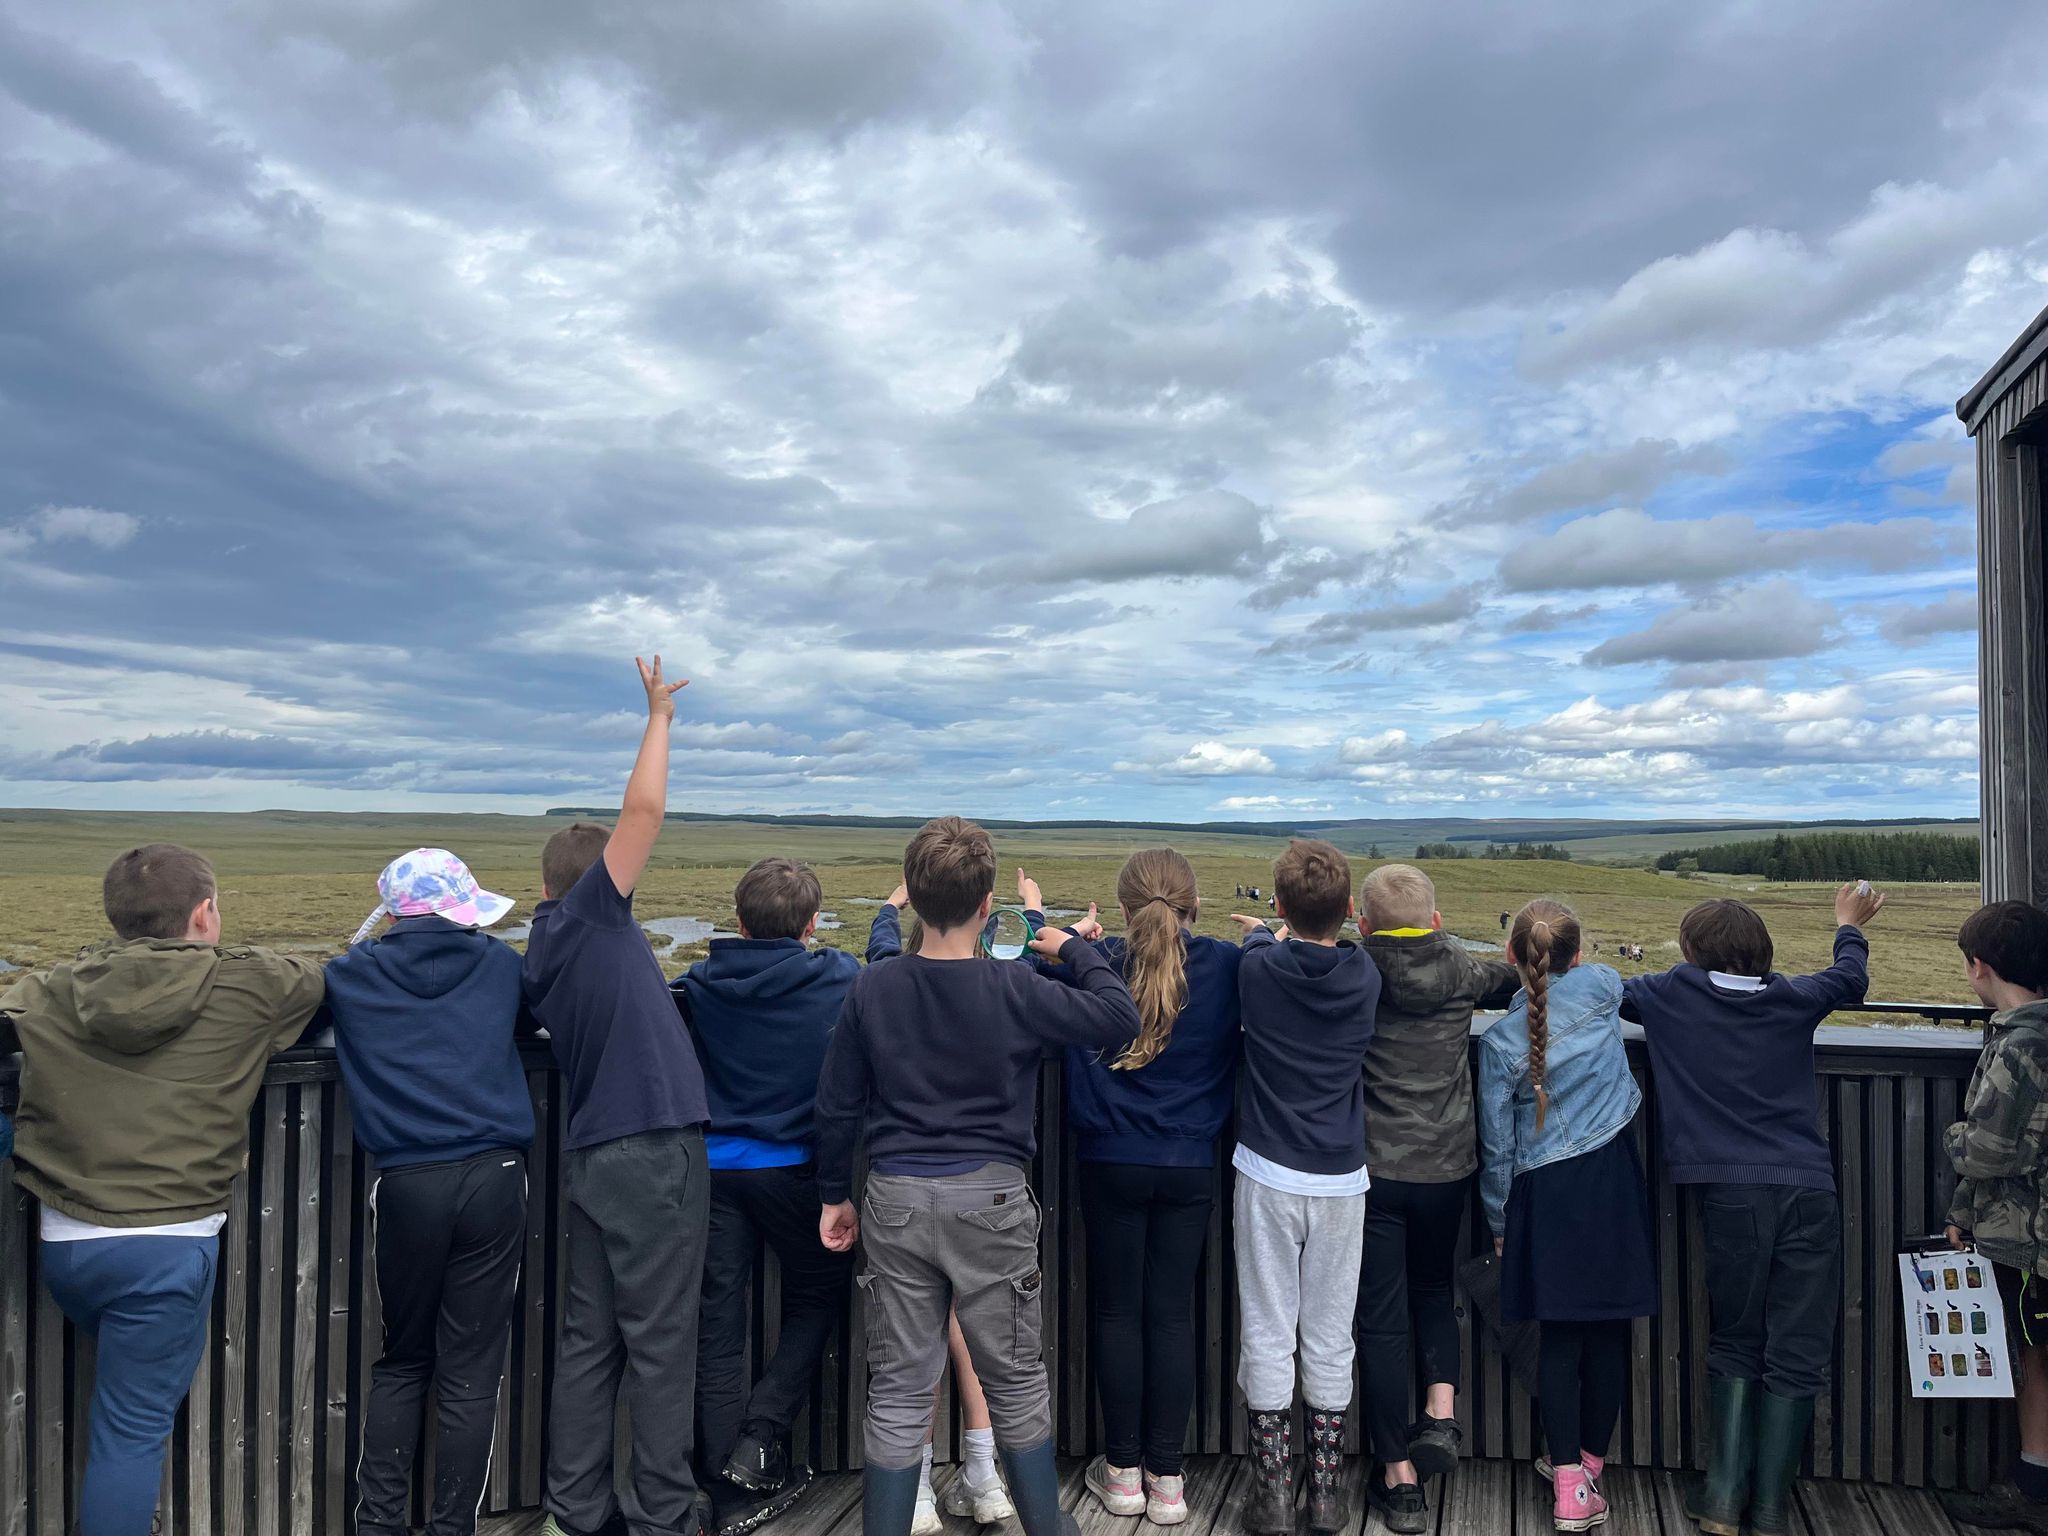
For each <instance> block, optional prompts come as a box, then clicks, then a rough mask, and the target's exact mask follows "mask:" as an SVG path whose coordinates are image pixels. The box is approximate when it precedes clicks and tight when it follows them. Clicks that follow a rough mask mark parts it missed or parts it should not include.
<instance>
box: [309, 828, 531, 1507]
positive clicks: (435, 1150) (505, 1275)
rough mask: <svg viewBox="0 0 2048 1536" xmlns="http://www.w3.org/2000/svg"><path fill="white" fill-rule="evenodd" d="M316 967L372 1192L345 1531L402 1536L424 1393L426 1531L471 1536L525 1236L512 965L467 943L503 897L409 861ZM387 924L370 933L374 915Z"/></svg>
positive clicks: (438, 851)
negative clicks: (374, 1320)
mask: <svg viewBox="0 0 2048 1536" xmlns="http://www.w3.org/2000/svg"><path fill="white" fill-rule="evenodd" d="M377 892H378V895H379V896H380V897H381V898H382V901H381V903H380V904H379V906H378V907H377V909H376V911H374V912H372V913H371V914H370V916H369V918H368V919H367V920H366V921H365V922H364V924H363V926H362V927H361V928H360V929H358V930H357V933H356V941H355V942H354V943H353V944H352V945H351V946H350V947H349V949H348V951H347V952H346V953H345V954H343V955H341V956H339V957H338V958H337V959H335V960H334V961H332V962H331V963H330V964H329V965H328V967H327V1005H328V1008H329V1009H330V1010H331V1012H332V1014H333V1020H334V1046H335V1054H336V1056H337V1057H338V1058H339V1062H340V1066H341V1076H342V1081H343V1082H344V1083H345V1084H346V1086H347V1088H348V1096H349V1103H350V1107H351V1109H352V1110H353V1111H354V1120H355V1133H356V1140H357V1141H359V1142H361V1143H362V1145H363V1148H364V1150H365V1151H367V1152H368V1153H369V1154H370V1156H371V1157H372V1158H373V1159H374V1160H375V1163H376V1169H377V1179H376V1183H375V1184H374V1185H373V1186H372V1187H371V1197H370V1199H371V1210H372V1213H373V1221H372V1232H373V1240H374V1246H375V1249H376V1265H377V1290H378V1295H379V1298H380V1300H381V1301H382V1304H383V1315H384V1344H383V1353H382V1354H381V1355H380V1356H379V1357H378V1359H377V1363H376V1365H375V1367H374V1368H373V1369H372V1371H371V1374H370V1397H369V1402H368V1405H367V1406H366V1407H365V1409H364V1413H363V1443H362V1459H361V1461H360V1463H359V1464H358V1467H357V1471H356V1486H357V1501H356V1509H355V1522H354V1523H355V1529H356V1531H357V1532H359V1533H360V1536H405V1533H406V1531H407V1530H408V1525H407V1518H406V1517H407V1512H408V1507H409V1505H410V1503H411V1496H412V1464H413V1456H414V1453H415V1451H416V1450H417V1449H418V1446H419V1441H420V1430H421V1423H422V1417H423V1415H424V1413H425V1409H426V1398H427V1389H428V1387H429V1386H432V1387H433V1388H434V1393H435V1398H436V1401H437V1402H438V1405H439V1407H438V1416H437V1422H436V1425H435V1432H434V1485H433V1488H432V1490H431V1492H430V1494H429V1497H428V1522H427V1531H428V1532H429V1533H430V1536H471V1533H473V1532H474V1531H475V1530H476V1519H477V1508H478V1505H479V1503H480V1501H481V1499H482V1496H483V1491H484V1477H485V1474H486V1472H487V1470H488V1468H489V1466H490V1456H491V1434H492V1430H493V1427H494V1423H495V1416H496V1410H497V1398H498V1379H499V1377H500V1376H501V1375H502V1374H503V1371H504V1367H505V1343H506V1340H507V1338H508V1337H509V1336H510V1333H511V1326H512V1306H513V1295H514V1291H515V1288H516V1287H517V1285H518V1283H519V1258H520V1254H521V1252H522V1250H523V1249H524V1246H525V1240H526V1148H527V1146H528V1145H529V1144H530V1143H531V1142H532V1140H533V1105H532V1102H531V1100H529V1098H528V1097H527V1091H526V1073H525V1071H524V1070H523V1069H522V1067H521V1065H520V1061H519V1051H518V1048H517V1046H516V1045H515V1043H514V1041H515V1037H516V1036H517V1035H518V1034H520V1033H522V1032H523V1031H522V1027H521V1026H522V1021H526V1020H530V1017H531V1016H530V1015H528V1014H526V1013H525V1011H524V1008H523V1006H522V1003H521V998H520V973H519V966H520V960H519V954H518V952H517V951H515V950H514V949H513V948H512V947H511V946H510V945H508V944H505V943H502V942H501V941H499V940H497V939H494V938H492V937H491V936H490V935H489V934H487V933H485V932H483V931H482V930H483V929H485V928H487V927H489V926H490V925H491V924H493V923H495V922H497V921H498V920H499V919H500V918H502V917H503V916H504V915H505V914H506V913H507V912H509V911H511V910H512V905H513V904H512V902H511V901H509V900H507V899H506V898H505V897H503V896H495V895H493V894H491V893H490V892H489V891H486V890H484V889H483V888H482V887H481V886H479V885H478V884H477V882H476V877H475V876H474V875H472V874H471V873H470V872H469V868H468V866H467V865H465V864H464V863H463V862H462V860H460V859H458V858H457V857H455V855H454V854H452V853H450V852H448V851H447V850H446V849H444V848H415V849H414V850H413V851H412V852H411V853H408V854H404V855H402V856H401V857H399V858H396V859H393V860H392V861H391V863H390V864H389V865H387V866H386V867H385V870H384V873H383V874H382V875H381V876H380V877H379V878H378V881H377ZM387 916H388V917H389V918H391V919H392V922H391V925H390V927H389V928H387V929H385V930H384V932H383V933H382V934H381V935H379V936H378V937H377V938H375V939H371V938H369V935H370V933H371V932H372V931H374V930H375V929H376V927H377V925H378V924H379V923H380V922H381V921H382V920H383V919H384V918H386V917H387Z"/></svg>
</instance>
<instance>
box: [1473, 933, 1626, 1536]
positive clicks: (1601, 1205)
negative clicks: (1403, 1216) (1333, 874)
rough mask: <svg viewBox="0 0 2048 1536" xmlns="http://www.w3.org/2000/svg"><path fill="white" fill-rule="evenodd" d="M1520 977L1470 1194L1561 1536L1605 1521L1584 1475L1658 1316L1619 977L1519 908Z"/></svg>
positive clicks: (1486, 1039) (1590, 1477) (1490, 1053)
mask: <svg viewBox="0 0 2048 1536" xmlns="http://www.w3.org/2000/svg"><path fill="white" fill-rule="evenodd" d="M1507 954H1508V959H1509V960H1510V961H1512V962H1513V963H1514V965H1515V967H1516V969H1517V970H1519V971H1520V972H1521V976H1522V990H1521V991H1520V992H1519V993H1517V994H1516V995H1515V1003H1514V1007H1513V1008H1512V1009H1510V1010H1509V1012H1508V1014H1507V1016H1506V1017H1504V1018H1503V1019H1502V1020H1501V1021H1500V1022H1499V1023H1498V1024H1495V1025H1494V1026H1493V1028H1491V1029H1489V1030H1488V1031H1487V1032H1486V1034H1485V1035H1484V1036H1482V1037H1481V1040H1480V1047H1479V1137H1480V1144H1481V1146H1482V1147H1483V1149H1484V1152H1485V1164H1484V1168H1483V1170H1482V1172H1481V1174H1480V1194H1481V1197H1482V1199H1483V1201H1484V1204H1485V1207H1486V1219H1487V1222H1488V1224H1489V1225H1490V1226H1491V1227H1492V1229H1493V1239H1494V1247H1495V1251H1496V1252H1498V1253H1499V1254H1500V1255H1501V1260H1502V1265H1501V1311H1502V1314H1503V1316H1504V1318H1505V1319H1506V1320H1507V1321H1509V1322H1529V1321H1536V1322H1540V1323H1541V1324H1542V1336H1543V1342H1542V1356H1541V1367H1540V1372H1539V1380H1540V1396H1541V1399H1542V1403H1541V1406H1542V1415H1543V1431H1544V1436H1545V1439H1546V1440H1547V1441H1548V1442H1549V1448H1550V1455H1549V1457H1548V1458H1547V1459H1546V1460H1545V1461H1542V1462H1539V1463H1538V1464H1537V1470H1538V1471H1539V1472H1542V1473H1543V1474H1544V1475H1545V1476H1548V1477H1550V1478H1551V1479H1552V1481H1553V1482H1554V1483H1555V1484H1556V1490H1555V1503H1554V1508H1553V1515H1552V1518H1553V1521H1554V1523H1555V1525H1556V1528H1557V1529H1558V1530H1560V1531H1584V1530H1590V1529H1591V1528H1592V1527H1594V1526H1595V1525H1598V1524H1600V1523H1601V1522H1602V1521H1604V1520H1605V1519H1606V1518H1607V1501H1606V1500H1605V1499H1604V1498H1603V1497H1602V1496H1601V1493H1600V1486H1599V1478H1600V1472H1601V1468H1602V1466H1603V1463H1604V1460H1605V1457H1606V1453H1607V1445H1608V1441H1609V1439H1610V1438H1611V1437H1612V1435H1613V1433H1614V1426H1615V1424H1616V1422H1617V1421H1618V1420H1619V1418H1620V1416H1621V1390H1622V1382H1623V1379H1624V1377H1625V1376H1626V1374H1627V1368H1628V1349H1629V1327H1628V1324H1629V1319H1631V1318H1637V1317H1646V1316H1648V1315H1650V1314H1651V1313H1654V1312H1655V1311H1656V1310H1657V1276H1656V1269H1655V1265H1654V1262H1653V1257H1652V1252H1651V1246H1650V1215H1649V1196H1648V1193H1647V1191H1646V1189H1645V1186H1644V1183H1643V1170H1642V1164H1641V1161H1640V1160H1639V1159H1638V1157H1637V1155H1636V1149H1635V1142H1634V1140H1633V1139H1632V1138H1630V1137H1629V1136H1628V1135H1627V1134H1626V1133H1627V1131H1628V1127H1629V1122H1630V1121H1632V1120H1633V1119H1634V1118H1635V1114H1636V1109H1637V1107H1638V1106H1639V1105H1640V1104H1641V1103H1642V1092H1641V1090H1640V1089H1638V1088H1637V1087H1636V1083H1635V1079H1634V1077H1633V1076H1631V1075H1630V1073H1629V1067H1628V1053H1627V1051H1626V1049H1625V1048H1624V1046H1623V1044H1622V1036H1621V976H1620V975H1619V973H1617V972H1616V971H1615V970H1614V969H1613V968H1612V967H1610V966H1605V965H1581V964H1580V960H1581V955H1580V929H1579V920H1578V918H1577V917H1576V916H1574V915H1573V913H1572V911H1571V909H1570V908H1569V907H1566V906H1564V905H1563V904H1561V903H1559V902H1555V901H1532V902H1530V903H1529V905H1527V906H1526V907H1524V908H1522V910H1521V912H1520V913H1518V914H1517V915H1516V917H1515V920H1514V925H1513V926H1512V927H1511V928H1510V929H1509V931H1508V943H1507Z"/></svg>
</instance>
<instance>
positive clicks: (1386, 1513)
mask: <svg viewBox="0 0 2048 1536" xmlns="http://www.w3.org/2000/svg"><path fill="white" fill-rule="evenodd" d="M1409 1454H1411V1455H1412V1454H1414V1453H1413V1452H1410V1453H1409ZM1365 1504H1366V1508H1368V1509H1376V1510H1378V1511H1379V1512H1380V1519H1381V1520H1382V1521H1384V1522H1385V1523H1386V1527H1387V1529H1388V1530H1390V1531H1396V1532H1399V1533H1400V1536H1422V1533H1423V1532H1425V1531H1427V1530H1428V1529H1429V1500H1428V1499H1426V1498H1424V1497H1423V1496H1422V1484H1420V1483H1396V1484H1395V1485H1394V1486H1393V1487H1391V1488H1389V1487H1388V1486H1387V1480H1386V1478H1385V1476H1383V1475H1382V1473H1381V1470H1380V1469H1379V1468H1378V1467H1374V1468H1373V1469H1372V1475H1371V1476H1370V1477H1368V1478H1367V1479H1366V1480H1365Z"/></svg>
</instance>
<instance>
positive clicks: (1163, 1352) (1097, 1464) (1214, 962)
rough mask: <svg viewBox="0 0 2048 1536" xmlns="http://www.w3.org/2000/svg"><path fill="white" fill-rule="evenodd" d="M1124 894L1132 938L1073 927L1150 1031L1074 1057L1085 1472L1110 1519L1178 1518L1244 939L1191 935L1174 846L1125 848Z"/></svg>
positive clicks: (1188, 869)
mask: <svg viewBox="0 0 2048 1536" xmlns="http://www.w3.org/2000/svg"><path fill="white" fill-rule="evenodd" d="M1017 882H1018V885H1017V894H1018V897H1019V899H1020V900H1021V901H1022V902H1023V904H1024V906H1025V907H1026V909H1027V910H1030V911H1033V912H1039V913H1042V912H1043V911H1044V907H1045V900H1044V897H1043V896H1041V895H1040V893H1039V889H1038V883H1037V882H1036V881H1035V880H1031V879H1029V878H1028V877H1027V876H1026V875H1025V874H1024V872H1023V871H1022V870H1021V869H1020V870H1019V871H1017ZM1116 899H1117V906H1118V908H1119V909H1120V910H1121V912H1122V914H1123V921H1124V936H1123V937H1122V938H1100V937H1097V936H1096V935H1098V934H1099V933H1100V931H1101V924H1100V923H1095V922H1093V921H1092V920H1091V921H1085V922H1084V923H1082V924H1079V925H1076V929H1075V931H1077V932H1079V933H1081V934H1082V936H1083V937H1086V938H1089V939H1090V940H1091V941H1092V942H1093V944H1094V946H1095V948H1096V949H1097V950H1099V951H1100V952H1101V953H1102V955H1103V957H1104V958H1105V959H1107V960H1108V961H1109V962H1110V964H1111V965H1113V966H1115V967H1116V968H1117V970H1118V971H1119V972H1121V973H1122V975H1123V978H1124V984H1125V985H1126V986H1127V987H1129V988H1130V992H1131V1000H1132V1001H1133V1002H1134V1003H1136V1005H1137V1008H1138V1015H1139V1018H1140V1020H1141V1021H1142V1024H1143V1027H1142V1028H1141V1029H1140V1030H1139V1032H1138V1038H1137V1039H1135V1040H1133V1041H1132V1042H1131V1043H1130V1045H1129V1046H1127V1047H1126V1048H1125V1049H1124V1050H1122V1051H1099V1050H1083V1049H1081V1048H1079V1047H1075V1046H1069V1047H1068V1048H1067V1054H1066V1092H1067V1123H1068V1125H1069V1126H1070V1127H1072V1129H1073V1133H1074V1137H1075V1142H1076V1153H1077V1155H1078V1156H1079V1158H1080V1160H1081V1161H1082V1162H1083V1163H1084V1164H1086V1165H1087V1166H1086V1168H1085V1169H1084V1171H1083V1173H1082V1175H1081V1181H1080V1191H1081V1216H1082V1220H1083V1222H1084V1223H1085V1226H1086V1231H1087V1242H1088V1314H1089V1337H1090V1342H1091V1347H1092V1349H1093V1350H1094V1363H1095V1371H1094V1374H1095V1385H1096V1391H1097V1394H1098V1395H1099V1397H1100V1399H1101V1402H1102V1427H1103V1441H1104V1446H1105V1453H1104V1454H1103V1455H1101V1456H1098V1457H1096V1458H1095V1459H1094V1460H1093V1461H1092V1462H1090V1463H1089V1464H1088V1469H1087V1473H1086V1481H1087V1486H1088V1490H1089V1492H1091V1493H1093V1494H1094V1495H1095V1497H1096V1498H1097V1499H1098V1500H1099V1501H1100V1502H1101V1504H1102V1506H1103V1508H1104V1509H1106V1510H1108V1511H1109V1513H1111V1514H1113V1515H1136V1514H1143V1515H1145V1516H1146V1518H1147V1519H1149V1520H1151V1521H1152V1522H1153V1523H1154V1524H1157V1525H1177V1524H1179V1523H1180V1522H1181V1521H1183V1520H1185V1519H1187V1514H1188V1508H1187V1502H1186V1498H1185V1495H1184V1485H1183V1482H1182V1472H1181V1465H1182V1454H1181V1447H1182V1444H1183V1443H1184V1441H1185V1440H1186V1437H1187V1427H1188V1415H1189V1413H1190V1412H1191V1411H1192V1410H1193V1408H1194V1401H1195V1319H1194V1289H1195V1271H1196V1268H1197V1267H1198V1266H1199V1264H1200V1263H1201V1258H1202V1249H1203V1246H1204V1244H1205V1242H1206V1240H1207V1237H1208V1231H1209V1213H1210V1207H1211V1206H1212V1204H1213V1203H1214V1197H1213V1196H1212V1195H1211V1193H1210V1189H1211V1183H1212V1178H1213V1172H1212V1170H1213V1169H1214V1166H1215V1160H1216V1138H1217V1137H1218V1136H1220V1135H1221V1134H1222V1132H1223V1127H1224V1124H1225V1123H1226V1122H1227V1121H1228V1120H1229V1118H1230V1103H1231V1094H1232V1090H1233V1087H1234V1085H1235V1083H1236V1079H1237V1059H1238V1052H1239V1049H1240V1030H1239V1025H1238V998H1237V972H1238V961H1239V957H1240V954H1241V951H1240V950H1239V949H1238V948H1237V946H1236V945H1234V944H1227V943H1224V942H1223V941H1222V940H1220V939H1211V938H1204V937H1202V936H1201V935H1199V934H1196V933H1195V932H1194V931H1193V925H1194V922H1195V918H1196V915H1197V913H1198V912H1199V911H1200V909H1201V901H1200V897H1199V896H1198V894H1197V892H1196V889H1195V871H1194V868H1193V866H1192V865H1190V864H1189V863H1188V861H1187V860H1186V859H1185V858H1183V857H1182V856H1181V855H1180V854H1178V853H1176V852H1175V851H1174V850H1173V849H1171V848H1147V849H1144V850H1142V851H1140V852H1138V853H1134V854H1132V855H1131V856H1130V858H1129V859H1127V860H1125V861H1124V866H1123V869H1122V870H1121V871H1120V872H1119V873H1118V875H1117V882H1116ZM1048 974H1051V975H1054V976H1058V977H1062V978H1066V977H1071V976H1072V975H1073V972H1071V971H1070V970H1069V968H1068V967H1065V966H1054V967H1051V968H1049V972H1048Z"/></svg>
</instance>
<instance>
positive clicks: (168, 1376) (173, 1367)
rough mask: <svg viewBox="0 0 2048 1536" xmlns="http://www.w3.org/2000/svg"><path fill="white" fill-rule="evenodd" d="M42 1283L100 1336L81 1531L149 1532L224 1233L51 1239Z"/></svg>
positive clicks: (199, 1349)
mask: <svg viewBox="0 0 2048 1536" xmlns="http://www.w3.org/2000/svg"><path fill="white" fill-rule="evenodd" d="M41 1259H42V1270H43V1281H44V1283H45V1284H46V1285H48V1286H49V1287H50V1294H51V1295H52V1296H53V1297H55V1298H56V1301H57V1305H58V1306H60V1307H62V1308H63V1309H64V1315H65V1316H66V1317H68V1318H70V1319H71V1321H72V1322H73V1323H75V1324H76V1325H77V1326H78V1327H79V1328H80V1329H81V1330H83V1331H84V1332H85V1333H87V1334H90V1335H91V1336H92V1337H93V1338H94V1339H96V1340H97V1341H98V1344H99V1352H98V1361H97V1364H96V1366H95V1369H94V1374H93V1384H92V1438H91V1441H90V1443H89V1445H88V1447H87V1451H86V1459H85V1487H84V1490H83V1491H82V1492H81V1494H80V1496H79V1505H78V1529H79V1532H80V1536H149V1527H150V1521H151V1519H152V1518H153V1517H154V1516H155V1514H156V1495H157V1488H158V1485H159V1484H160V1483H161V1481H162V1478H163V1469H164V1450H165V1447H166V1446H167V1445H168V1444H169V1442H170V1438H171V1427H172V1426H173V1425H174V1424H175V1423H176V1422H177V1418H178V1405H179V1404H180V1403H182V1402H183V1401H184V1400H185V1393H186V1392H187V1391H188V1390H189V1389H190V1388H191V1385H192V1373H193V1372H194V1371H195V1370H197V1369H198V1368H199V1357H200V1355H201V1354H202V1353H203V1352H204V1351H205V1348H206V1328H207V1322H208V1319H209V1317H210V1315H211V1312H212V1303H213V1277H214V1271H215V1269H216V1268H217V1267H218V1265H219V1262H220V1239H219V1238H218V1237H101V1238H91V1239H88V1240H86V1241H84V1242H75V1243H47V1242H46V1243H44V1244H43V1245H42V1248H41Z"/></svg>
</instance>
